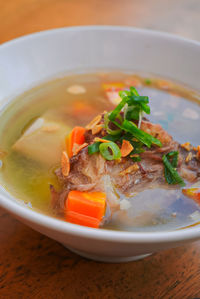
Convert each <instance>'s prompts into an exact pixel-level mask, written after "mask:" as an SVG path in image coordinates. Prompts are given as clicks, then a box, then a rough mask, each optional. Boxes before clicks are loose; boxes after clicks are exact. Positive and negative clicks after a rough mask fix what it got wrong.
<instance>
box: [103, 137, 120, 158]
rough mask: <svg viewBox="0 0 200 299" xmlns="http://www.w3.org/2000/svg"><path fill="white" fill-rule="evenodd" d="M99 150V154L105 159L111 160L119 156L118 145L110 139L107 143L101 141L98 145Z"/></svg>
mask: <svg viewBox="0 0 200 299" xmlns="http://www.w3.org/2000/svg"><path fill="white" fill-rule="evenodd" d="M99 150H100V153H101V155H102V156H103V157H104V159H106V160H109V161H111V160H116V159H119V158H121V151H120V149H119V147H118V145H117V144H116V143H114V142H112V141H111V142H108V143H101V144H100V146H99Z"/></svg>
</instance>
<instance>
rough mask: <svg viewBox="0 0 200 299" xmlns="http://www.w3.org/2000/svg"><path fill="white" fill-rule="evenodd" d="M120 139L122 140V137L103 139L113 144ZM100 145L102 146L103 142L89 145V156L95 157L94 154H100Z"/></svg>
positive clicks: (106, 137) (112, 136) (109, 136)
mask: <svg viewBox="0 0 200 299" xmlns="http://www.w3.org/2000/svg"><path fill="white" fill-rule="evenodd" d="M119 138H120V135H106V136H104V137H102V139H105V140H110V141H113V142H115V141H117V140H119ZM100 144H101V142H95V143H92V144H90V145H88V154H89V155H93V154H96V153H98V152H99V145H100Z"/></svg>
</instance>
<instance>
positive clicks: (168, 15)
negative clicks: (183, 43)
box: [0, 0, 200, 299]
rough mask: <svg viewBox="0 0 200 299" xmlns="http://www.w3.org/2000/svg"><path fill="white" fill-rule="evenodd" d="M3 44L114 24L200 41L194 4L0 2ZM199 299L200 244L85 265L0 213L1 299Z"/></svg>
mask: <svg viewBox="0 0 200 299" xmlns="http://www.w3.org/2000/svg"><path fill="white" fill-rule="evenodd" d="M0 22H1V25H0V43H3V42H5V41H7V40H10V39H13V38H15V37H18V36H21V35H24V34H28V33H31V32H36V31H40V30H45V29H51V28H55V27H63V26H73V25H90V24H103V25H105V24H111V25H129V26H137V27H144V28H151V29H157V30H161V31H168V32H171V33H175V34H179V35H181V36H184V37H188V38H192V39H196V40H200V30H199V28H200V1H199V0H148V1H147V0H85V1H84V0H7V1H5V0H0ZM198 297H199V298H200V242H196V243H191V244H189V245H186V246H184V247H180V248H176V249H171V250H167V251H163V252H161V253H157V254H154V255H152V256H150V257H148V258H146V259H144V260H140V261H137V262H131V263H124V264H104V263H96V262H93V261H88V260H86V259H83V258H81V257H79V256H77V255H75V254H73V253H71V252H70V251H68V250H67V249H65V248H64V247H63V246H62V245H60V244H58V243H57V242H55V241H53V240H51V239H49V238H47V237H45V236H43V235H41V234H39V233H37V232H35V231H33V230H32V229H30V228H28V227H26V226H25V225H23V224H21V223H19V222H18V221H17V220H15V219H14V218H13V217H12V216H10V215H8V213H7V212H5V211H3V210H0V299H7V298H9V299H10V298H11V299H13V298H14V299H15V298H19V299H21V298H25V299H26V298H37V299H38V298H39V299H40V298H41V299H49V298H55V299H57V298H58V299H61V298H70V299H71V298H72V299H73V298H120V299H121V298H122V299H124V298H127V299H128V298H134V299H135V298H156V299H157V298H159V299H160V298H188V299H189V298H190V299H192V298H198Z"/></svg>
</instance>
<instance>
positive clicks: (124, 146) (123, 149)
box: [121, 139, 133, 157]
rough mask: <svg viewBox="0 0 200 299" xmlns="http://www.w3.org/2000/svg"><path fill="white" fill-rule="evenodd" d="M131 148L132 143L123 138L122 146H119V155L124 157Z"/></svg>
mask: <svg viewBox="0 0 200 299" xmlns="http://www.w3.org/2000/svg"><path fill="white" fill-rule="evenodd" d="M132 150H133V146H132V144H131V143H130V142H129V141H128V140H125V139H123V142H122V147H121V156H122V157H126V156H128V155H129V154H130V153H131V152H132Z"/></svg>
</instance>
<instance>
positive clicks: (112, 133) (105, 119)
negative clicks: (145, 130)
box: [104, 113, 122, 135]
mask: <svg viewBox="0 0 200 299" xmlns="http://www.w3.org/2000/svg"><path fill="white" fill-rule="evenodd" d="M117 118H118V119H119V121H120V122H122V117H121V115H120V114H119V115H118V117H117ZM109 124H110V120H109V113H106V114H105V115H104V125H105V129H106V131H107V133H108V134H110V135H119V133H121V131H122V130H121V129H115V130H113V129H111V128H110V127H109Z"/></svg>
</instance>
